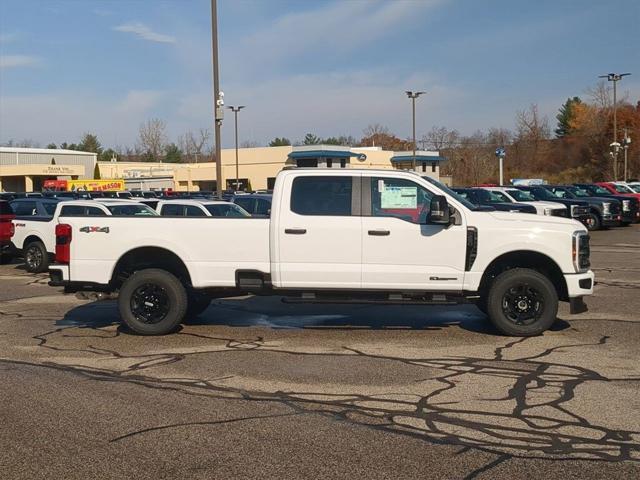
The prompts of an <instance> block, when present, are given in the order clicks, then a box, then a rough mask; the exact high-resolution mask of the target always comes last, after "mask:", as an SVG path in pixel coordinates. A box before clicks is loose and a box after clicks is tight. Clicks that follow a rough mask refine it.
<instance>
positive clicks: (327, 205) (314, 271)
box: [272, 174, 362, 289]
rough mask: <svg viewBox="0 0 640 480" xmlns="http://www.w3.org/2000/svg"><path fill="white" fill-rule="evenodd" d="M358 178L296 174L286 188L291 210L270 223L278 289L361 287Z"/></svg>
mask: <svg viewBox="0 0 640 480" xmlns="http://www.w3.org/2000/svg"><path fill="white" fill-rule="evenodd" d="M359 179H360V177H359V175H358V174H349V175H322V176H320V175H309V176H298V177H294V178H293V179H292V180H291V182H292V183H291V184H290V185H286V186H285V188H284V189H283V192H284V193H283V195H289V196H290V198H289V202H284V203H285V204H287V203H289V205H290V208H289V209H288V211H284V212H280V215H279V221H278V223H277V225H276V224H272V228H276V229H277V231H276V232H275V235H276V238H277V239H278V247H277V248H278V251H277V259H276V261H275V262H274V264H273V267H274V268H272V271H273V270H274V269H277V270H278V271H277V274H276V278H274V284H275V285H276V286H278V287H281V288H306V287H309V288H314V289H315V288H328V289H336V288H337V289H348V288H360V286H361V262H362V245H361V237H362V230H361V222H362V218H361V217H360V216H358V214H359V211H356V210H357V209H359V206H360V202H359V200H360V188H359ZM273 233H274V232H272V238H273Z"/></svg>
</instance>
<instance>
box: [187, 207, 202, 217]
mask: <svg viewBox="0 0 640 480" xmlns="http://www.w3.org/2000/svg"><path fill="white" fill-rule="evenodd" d="M186 209H187V217H206V216H207V214H206V213H204V212H203V211H202V209H201V208H200V207H196V206H193V205H187V206H186Z"/></svg>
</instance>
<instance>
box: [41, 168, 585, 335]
mask: <svg viewBox="0 0 640 480" xmlns="http://www.w3.org/2000/svg"><path fill="white" fill-rule="evenodd" d="M59 222H60V224H59V225H58V226H57V242H56V243H57V246H56V260H57V264H55V265H52V266H51V267H50V277H51V282H50V284H51V285H53V286H64V287H65V290H66V291H67V292H69V293H71V292H80V291H94V292H96V291H97V292H108V293H111V294H113V293H115V292H118V306H119V310H120V315H121V318H122V320H123V321H124V322H125V323H126V324H127V326H128V327H129V328H130V329H131V330H133V331H135V332H137V333H139V334H146V335H158V334H166V333H169V332H172V331H173V330H174V329H175V328H176V327H177V326H178V325H179V324H180V323H181V322H182V321H183V319H184V318H186V317H188V316H192V315H197V314H198V313H200V312H202V311H203V310H204V309H205V308H206V307H207V306H208V304H209V302H210V299H211V298H214V297H218V298H219V297H229V296H237V295H242V294H257V295H283V296H286V297H294V298H296V299H297V300H298V301H307V302H330V303H333V302H338V303H340V302H374V303H411V304H417V303H420V304H434V303H436V304H451V303H460V302H474V303H476V304H477V305H478V307H479V308H480V309H481V310H482V311H484V312H485V313H486V314H487V315H488V317H489V319H490V320H491V321H492V322H493V324H494V325H495V326H496V327H497V329H498V330H499V331H500V332H502V333H504V334H507V335H517V336H528V335H537V334H540V333H541V332H543V331H544V330H546V329H548V328H549V327H550V326H551V324H552V323H553V322H554V321H555V319H556V313H557V309H558V301H559V300H562V301H568V302H570V303H571V311H572V312H573V313H576V312H578V311H584V310H585V309H586V305H585V304H584V302H583V299H582V298H583V296H585V295H589V294H591V293H592V292H593V284H594V275H593V272H592V271H591V270H590V269H589V266H590V264H589V236H588V234H587V231H586V229H585V227H584V226H583V225H582V224H580V223H579V222H577V221H575V220H571V219H566V218H558V217H546V216H537V215H536V216H534V215H528V214H519V213H503V212H485V211H476V210H475V207H474V205H471V204H469V203H468V202H467V201H465V200H464V199H462V198H460V197H459V196H457V194H455V193H454V192H452V191H450V190H449V189H447V187H445V186H443V185H438V184H433V183H430V182H428V181H427V180H425V179H423V178H421V177H420V176H418V175H417V174H414V173H411V172H406V171H395V170H355V169H342V170H330V169H319V168H310V169H290V170H289V169H286V170H283V171H282V172H280V174H279V175H278V177H277V179H276V184H275V190H274V196H273V208H272V211H271V218H255V217H251V218H213V217H203V218H189V217H171V218H167V217H164V218H163V217H154V218H152V217H149V218H144V217H140V218H136V219H135V220H134V219H129V218H118V217H84V218H82V217H67V218H62V217H61V218H59Z"/></svg>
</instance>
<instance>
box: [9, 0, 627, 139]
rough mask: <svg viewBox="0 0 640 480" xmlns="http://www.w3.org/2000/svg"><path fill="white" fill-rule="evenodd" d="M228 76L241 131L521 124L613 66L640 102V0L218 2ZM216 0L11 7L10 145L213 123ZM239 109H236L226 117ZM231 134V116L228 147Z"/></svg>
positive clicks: (34, 1)
mask: <svg viewBox="0 0 640 480" xmlns="http://www.w3.org/2000/svg"><path fill="white" fill-rule="evenodd" d="M218 4H219V6H218V10H219V11H218V19H219V29H220V32H219V36H220V55H221V59H220V74H221V85H222V89H223V90H224V92H225V101H226V102H227V104H243V105H246V106H247V108H246V109H245V110H243V111H242V112H241V114H240V137H241V140H249V141H256V142H258V143H266V142H268V141H269V140H270V139H272V138H273V137H275V136H286V137H288V138H290V139H292V140H295V139H300V138H302V137H303V136H304V134H305V133H306V132H314V133H316V134H317V135H320V136H330V135H341V134H345V135H354V136H356V137H358V138H359V137H360V136H361V135H362V130H363V129H364V128H365V127H366V126H367V125H368V124H371V123H380V124H383V125H386V126H388V127H389V128H390V129H391V130H392V131H393V132H395V133H396V134H398V135H399V136H401V137H407V136H408V135H409V134H410V128H411V125H410V122H411V117H410V112H411V111H410V104H409V101H408V100H407V98H406V97H405V94H404V91H405V90H408V89H409V90H426V91H427V92H428V93H427V95H426V96H424V97H421V98H420V99H419V101H418V106H417V116H418V132H419V134H420V133H422V132H426V131H427V130H429V129H430V128H431V127H432V126H434V125H438V126H440V125H445V126H447V127H450V128H457V129H459V130H460V131H461V132H463V133H472V132H473V131H474V130H476V129H486V128H488V127H492V126H495V127H506V128H512V127H513V123H514V117H515V112H516V110H518V109H523V108H526V107H527V106H528V105H529V104H531V103H536V104H538V106H539V109H540V111H541V112H542V113H544V114H546V115H548V116H549V119H550V121H551V122H552V123H554V120H555V119H554V117H555V114H556V112H557V109H558V107H559V106H560V104H561V103H562V102H563V101H564V100H565V99H566V98H567V97H569V96H573V95H583V96H584V94H585V90H586V89H587V88H589V87H591V86H593V85H595V83H596V82H597V78H596V77H597V76H598V75H599V74H603V73H607V72H609V71H615V72H622V71H624V72H632V73H633V74H634V75H633V76H631V77H627V78H625V79H624V81H623V82H622V83H621V84H620V90H621V93H622V94H625V93H627V94H628V95H629V96H630V99H632V100H633V101H634V103H635V101H637V100H638V99H640V53H639V52H640V48H639V47H640V29H639V28H638V25H639V24H640V2H638V1H637V0H628V1H626V0H618V1H615V0H611V1H607V2H603V1H591V0H581V1H579V0H574V1H569V0H566V1H562V0H556V1H546V0H537V1H526V0H511V1H505V0H483V1H474V0H415V1H413V0H398V1H382V0H379V1H378V0H362V1H359V0H339V1H310V0H309V1H302V0H296V1H290V0H289V1H287V0H219V1H218ZM210 42H211V33H210V10H209V0H0V142H6V141H7V140H9V139H14V140H22V139H33V140H35V141H37V142H40V143H41V144H46V143H48V142H50V141H53V142H56V143H60V142H62V141H65V140H66V141H68V142H73V141H77V140H78V139H79V138H80V136H81V135H82V133H83V132H86V131H90V132H95V133H97V134H98V136H99V138H100V139H101V141H102V143H103V144H105V145H108V146H115V145H121V146H126V145H129V146H131V145H133V144H134V143H135V141H136V137H137V130H138V126H139V125H140V123H141V122H143V121H145V120H146V119H148V118H152V117H158V118H162V119H164V120H165V121H166V122H167V126H168V131H169V135H170V138H171V139H172V140H176V139H177V137H178V135H180V134H182V133H184V132H185V131H186V130H189V129H198V128H201V127H205V128H206V127H209V128H210V126H211V120H210V119H211V116H212V107H211V103H212V101H211V50H210V48H211V47H210ZM227 115H228V114H227ZM232 142H233V122H232V117H231V116H230V115H228V116H227V118H226V120H225V122H224V125H223V147H230V146H231V145H232Z"/></svg>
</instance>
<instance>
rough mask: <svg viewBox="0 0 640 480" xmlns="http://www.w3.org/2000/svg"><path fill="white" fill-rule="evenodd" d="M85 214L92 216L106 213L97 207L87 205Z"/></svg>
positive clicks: (100, 215)
mask: <svg viewBox="0 0 640 480" xmlns="http://www.w3.org/2000/svg"><path fill="white" fill-rule="evenodd" d="M87 214H88V215H90V216H92V217H104V216H106V215H107V214H106V212H105V211H104V210H101V209H99V208H98V207H87Z"/></svg>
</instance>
